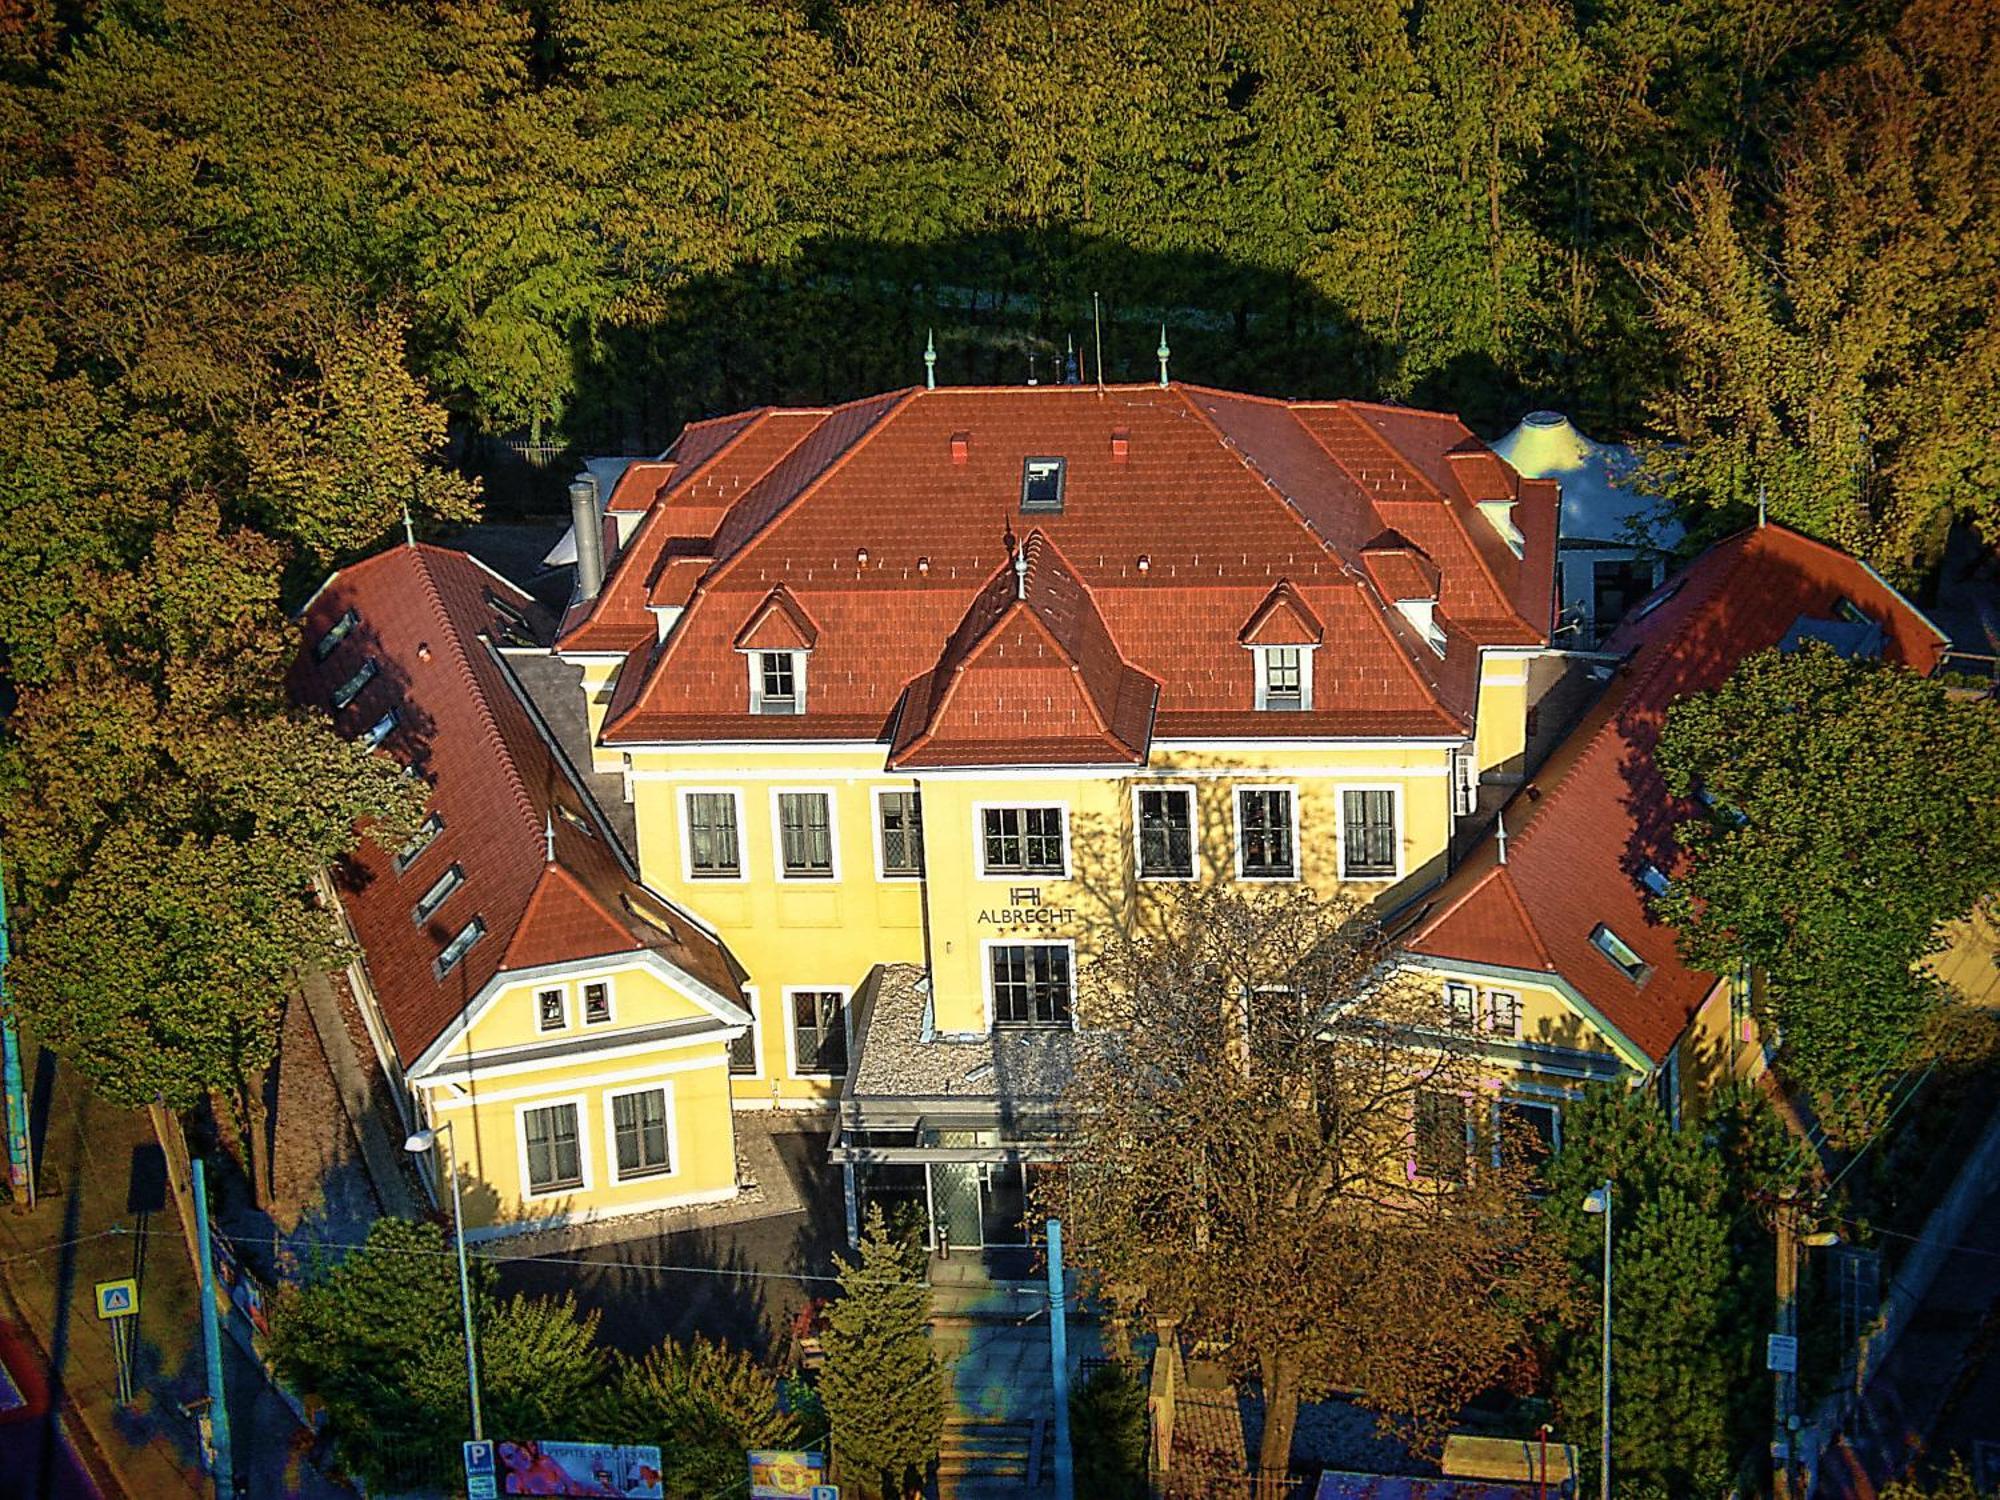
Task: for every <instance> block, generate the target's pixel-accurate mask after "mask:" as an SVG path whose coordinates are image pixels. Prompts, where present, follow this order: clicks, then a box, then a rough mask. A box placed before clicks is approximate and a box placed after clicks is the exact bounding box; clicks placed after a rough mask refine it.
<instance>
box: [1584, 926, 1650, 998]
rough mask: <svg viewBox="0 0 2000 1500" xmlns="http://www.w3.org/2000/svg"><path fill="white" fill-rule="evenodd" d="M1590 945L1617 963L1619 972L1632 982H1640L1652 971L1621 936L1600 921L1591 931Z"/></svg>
mask: <svg viewBox="0 0 2000 1500" xmlns="http://www.w3.org/2000/svg"><path fill="white" fill-rule="evenodd" d="M1590 946H1591V947H1593V948H1595V949H1596V950H1597V951H1598V952H1599V953H1602V954H1603V955H1604V956H1605V957H1606V958H1608V959H1610V960H1611V961H1612V962H1613V963H1614V964H1616V965H1618V968H1619V970H1620V972H1622V973H1623V974H1624V975H1625V977H1626V978H1627V979H1629V980H1631V981H1632V982H1633V983H1634V984H1638V983H1640V982H1641V981H1643V980H1644V979H1645V977H1646V976H1647V975H1648V974H1650V973H1652V972H1653V970H1652V965H1650V964H1648V963H1647V962H1646V960H1644V959H1643V958H1641V957H1639V955H1638V954H1637V953H1635V952H1633V951H1632V949H1631V947H1630V946H1629V945H1627V943H1626V942H1625V940H1624V939H1623V938H1621V937H1619V936H1618V934H1617V933H1615V932H1613V931H1612V930H1611V929H1610V928H1609V927H1606V926H1605V925H1604V924H1603V923H1602V922H1599V923H1598V924H1597V927H1596V928H1595V930H1593V931H1592V932H1591V934H1590Z"/></svg>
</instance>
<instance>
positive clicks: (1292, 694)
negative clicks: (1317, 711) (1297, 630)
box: [1257, 646, 1312, 711]
mask: <svg viewBox="0 0 2000 1500" xmlns="http://www.w3.org/2000/svg"><path fill="white" fill-rule="evenodd" d="M1257 706H1258V707H1259V708H1263V709H1276V710H1281V711H1282V710H1287V709H1290V710H1299V709H1307V708H1311V707H1312V653H1311V652H1310V651H1308V650H1307V649H1306V648H1305V647H1304V646H1259V647H1258V648H1257Z"/></svg>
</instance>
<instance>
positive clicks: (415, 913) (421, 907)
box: [410, 865, 465, 927]
mask: <svg viewBox="0 0 2000 1500" xmlns="http://www.w3.org/2000/svg"><path fill="white" fill-rule="evenodd" d="M464 884H465V866H463V865H453V866H452V867H451V868H450V869H448V870H446V871H445V872H444V874H442V875H440V876H438V878H437V879H436V880H434V881H432V882H431V888H430V889H429V890H427V891H425V892H424V893H423V895H421V896H419V897H418V898H417V904H416V905H415V906H414V907H412V908H411V909H410V920H411V921H412V922H414V923H415V924H416V925H417V926H419V927H421V926H423V925H424V923H426V922H428V921H429V920H430V919H431V918H432V917H434V916H436V915H437V911H438V908H439V907H441V906H443V905H444V904H445V902H447V901H449V900H450V899H451V893H452V892H453V891H455V890H457V889H458V888H459V887H460V886H462V885H464Z"/></svg>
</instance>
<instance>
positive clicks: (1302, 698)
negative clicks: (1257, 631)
mask: <svg viewBox="0 0 2000 1500" xmlns="http://www.w3.org/2000/svg"><path fill="white" fill-rule="evenodd" d="M1250 649H1251V653H1252V655H1253V657H1254V658H1255V662H1256V668H1257V709H1258V711H1259V712H1260V713H1262V712H1270V713H1291V714H1303V713H1311V712H1312V706H1313V652H1315V651H1317V650H1318V649H1319V647H1317V646H1314V645H1309V644H1306V643H1304V642H1300V643H1299V644H1297V645H1293V644H1291V643H1289V642H1287V643H1286V644H1284V645H1279V646H1253V647H1251V648H1250ZM1273 651H1296V652H1298V653H1299V706H1298V707H1297V708H1293V707H1291V706H1290V705H1289V704H1287V705H1286V706H1285V707H1283V708H1273V707H1272V706H1271V702H1270V694H1269V693H1268V692H1267V691H1266V688H1267V685H1268V684H1269V682H1270V680H1271V671H1270V655H1271V653H1272V652H1273Z"/></svg>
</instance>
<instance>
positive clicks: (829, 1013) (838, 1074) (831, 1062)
mask: <svg viewBox="0 0 2000 1500" xmlns="http://www.w3.org/2000/svg"><path fill="white" fill-rule="evenodd" d="M792 1062H793V1065H794V1067H795V1068H796V1069H797V1071H798V1072H799V1073H801V1074H811V1075H814V1076H819V1077H826V1078H845V1077H846V1076H847V997H846V996H845V995H843V994H841V992H840V991H839V990H793V991H792Z"/></svg>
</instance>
